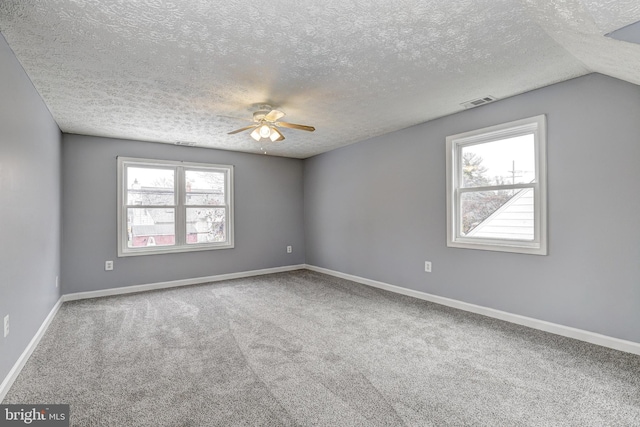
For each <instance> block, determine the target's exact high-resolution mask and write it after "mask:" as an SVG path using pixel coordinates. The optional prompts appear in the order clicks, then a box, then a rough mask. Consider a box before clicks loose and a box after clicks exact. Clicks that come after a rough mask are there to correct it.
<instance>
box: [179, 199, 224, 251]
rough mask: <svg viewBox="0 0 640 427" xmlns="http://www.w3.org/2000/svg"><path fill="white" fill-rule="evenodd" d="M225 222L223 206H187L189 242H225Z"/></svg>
mask: <svg viewBox="0 0 640 427" xmlns="http://www.w3.org/2000/svg"><path fill="white" fill-rule="evenodd" d="M225 224H226V215H225V209H223V208H214V209H208V208H201V207H198V208H187V243H189V244H193V243H212V242H225V241H226V240H227V236H226V227H225Z"/></svg>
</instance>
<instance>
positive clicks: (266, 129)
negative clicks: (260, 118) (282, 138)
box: [258, 124, 271, 138]
mask: <svg viewBox="0 0 640 427" xmlns="http://www.w3.org/2000/svg"><path fill="white" fill-rule="evenodd" d="M258 129H260V131H259V133H260V137H262V138H269V136H271V126H269V125H266V124H264V125H262V126H260V127H259V128H258Z"/></svg>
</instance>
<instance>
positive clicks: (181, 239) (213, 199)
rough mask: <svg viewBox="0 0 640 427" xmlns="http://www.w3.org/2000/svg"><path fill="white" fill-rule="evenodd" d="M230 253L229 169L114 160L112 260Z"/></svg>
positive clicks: (121, 158) (231, 218)
mask: <svg viewBox="0 0 640 427" xmlns="http://www.w3.org/2000/svg"><path fill="white" fill-rule="evenodd" d="M226 248H233V166H226V165H210V164H203V163H187V162H173V161H166V160H147V159H133V158H123V157H119V158H118V256H121V257H122V256H132V255H148V254H160V253H170V252H189V251H201V250H209V249H226Z"/></svg>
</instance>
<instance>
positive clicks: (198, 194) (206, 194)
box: [185, 170, 225, 205]
mask: <svg viewBox="0 0 640 427" xmlns="http://www.w3.org/2000/svg"><path fill="white" fill-rule="evenodd" d="M224 178H225V174H224V172H204V171H195V170H187V171H185V186H186V194H187V200H186V204H187V205H224V204H225V197H224Z"/></svg>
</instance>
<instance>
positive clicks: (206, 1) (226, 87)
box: [0, 0, 640, 158]
mask: <svg viewBox="0 0 640 427" xmlns="http://www.w3.org/2000/svg"><path fill="white" fill-rule="evenodd" d="M638 20H640V2H638V1H637V0H633V1H625V0H615V1H613V0H609V1H607V0H602V1H596V0H562V1H560V0H555V1H554V0H431V1H426V0H385V1H373V2H356V1H350V0H339V1H337V0H325V1H323V2H318V1H317V0H313V1H311V0H299V1H296V2H292V1H285V0H271V1H269V2H267V3H260V2H259V3H256V2H251V1H247V0H226V1H224V2H212V1H210V0H173V1H170V0H139V1H123V0H120V1H116V0H112V1H106V0H47V1H46V2H43V1H37V0H2V2H0V32H2V34H3V35H4V37H5V38H6V40H7V42H8V43H9V45H10V46H11V48H12V49H13V51H14V52H15V54H16V56H17V57H18V59H19V60H20V62H21V63H22V65H23V67H24V69H25V70H26V72H27V74H28V75H29V77H30V78H31V79H32V81H33V83H34V85H35V87H36V89H37V90H38V91H39V93H40V94H41V95H42V97H43V99H44V101H45V103H46V104H47V106H48V107H49V109H50V110H51V112H52V114H53V116H54V118H55V120H56V121H57V123H58V125H59V126H60V128H61V129H62V131H64V132H68V133H79V134H87V135H98V136H109V137H117V138H127V139H137V140H146V141H157V142H167V143H175V142H176V141H183V142H194V143H196V145H198V146H204V147H211V148H221V149H227V150H236V151H245V152H255V153H259V152H261V147H263V148H265V149H266V150H267V152H268V153H269V154H271V155H279V156H288V157H298V158H306V157H309V156H312V155H314V154H318V153H321V152H325V151H328V150H331V149H334V148H337V147H340V146H344V145H347V144H350V143H353V142H356V141H360V140H363V139H366V138H368V137H371V136H375V135H380V134H383V133H387V132H391V131H394V130H397V129H401V128H405V127H408V126H411V125H414V124H417V123H421V122H425V121H427V120H431V119H434V118H437V117H441V116H444V115H447V114H451V113H454V112H456V111H460V110H462V109H463V107H462V106H461V105H460V104H462V103H463V102H466V101H469V100H472V99H474V98H478V97H482V96H486V95H492V96H494V97H497V98H498V99H500V98H505V97H508V96H513V95H516V94H518V93H522V92H526V91H529V90H532V89H535V88H538V87H542V86H546V85H549V84H553V83H556V82H559V81H563V80H566V79H570V78H573V77H577V76H580V75H583V74H587V73H590V72H600V73H603V74H608V75H611V76H614V77H617V78H620V79H624V80H627V81H630V82H632V83H635V84H640V73H639V72H638V71H639V70H640V45H636V44H632V43H627V42H623V41H619V40H614V39H611V38H607V37H604V34H607V33H609V32H611V31H613V30H616V29H618V28H621V27H623V26H625V25H628V24H630V23H633V22H636V21H638ZM260 103H269V104H271V105H272V106H274V107H277V108H278V109H281V110H283V111H284V112H286V113H287V116H286V118H285V119H284V120H286V121H290V122H293V123H301V124H307V125H313V126H315V127H316V129H317V130H316V132H314V133H307V132H302V131H297V130H292V129H284V130H283V133H284V134H285V136H286V140H285V141H282V142H278V143H269V144H267V145H261V144H259V143H256V142H255V141H254V140H253V139H251V138H250V137H249V134H248V133H241V134H237V135H227V132H229V131H231V130H233V129H236V128H239V127H242V126H244V125H246V124H247V123H246V122H244V121H243V120H238V119H233V118H229V117H226V116H231V117H238V118H243V117H244V118H249V117H251V112H252V111H254V110H255V107H256V104H260Z"/></svg>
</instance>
